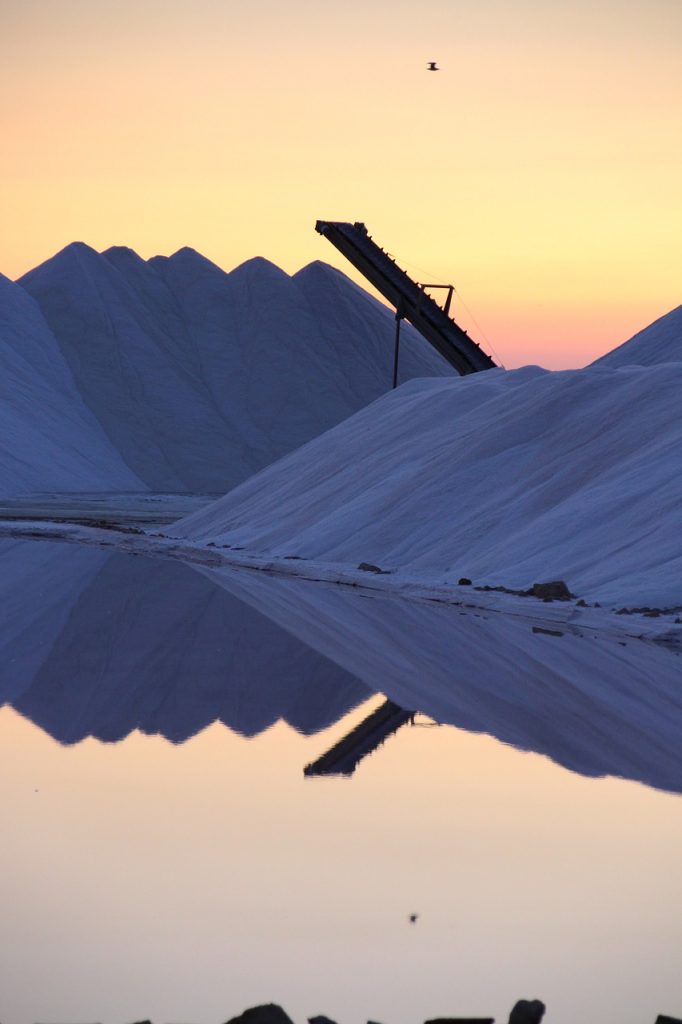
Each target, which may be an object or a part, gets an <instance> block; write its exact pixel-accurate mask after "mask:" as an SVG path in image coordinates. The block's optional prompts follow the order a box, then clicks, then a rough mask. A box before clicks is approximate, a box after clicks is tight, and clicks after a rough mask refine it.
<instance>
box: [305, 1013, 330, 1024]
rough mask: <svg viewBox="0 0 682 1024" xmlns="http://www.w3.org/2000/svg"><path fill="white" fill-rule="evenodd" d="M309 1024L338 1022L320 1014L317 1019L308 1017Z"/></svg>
mask: <svg viewBox="0 0 682 1024" xmlns="http://www.w3.org/2000/svg"><path fill="white" fill-rule="evenodd" d="M308 1024H336V1021H333V1020H330V1018H329V1017H325V1015H324V1014H323V1013H318V1015H317V1017H308Z"/></svg>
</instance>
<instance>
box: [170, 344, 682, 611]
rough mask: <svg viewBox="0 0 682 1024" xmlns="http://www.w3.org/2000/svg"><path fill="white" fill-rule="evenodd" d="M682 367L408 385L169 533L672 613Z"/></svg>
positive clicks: (679, 555) (678, 597) (679, 560)
mask: <svg viewBox="0 0 682 1024" xmlns="http://www.w3.org/2000/svg"><path fill="white" fill-rule="evenodd" d="M680 451H682V362H679V363H669V364H665V365H660V366H652V367H636V366H635V367H623V368H618V369H612V368H610V367H608V366H594V367H588V368H586V369H584V370H577V371H563V372H554V373H550V372H548V371H544V370H540V369H538V368H535V367H526V368H524V369H522V370H516V371H512V372H505V371H502V370H492V371H489V372H487V373H484V374H475V375H472V376H470V377H464V378H456V379H454V380H422V381H413V382H411V383H408V384H405V385H404V386H403V387H401V388H399V389H398V390H397V391H395V392H393V393H392V394H389V395H387V396H385V397H383V398H381V399H380V400H379V401H377V402H375V403H374V404H373V405H371V406H369V407H368V408H367V409H364V410H362V411H361V412H360V413H358V414H356V415H355V416H353V417H352V418H350V419H349V420H346V421H345V422H344V423H342V424H340V425H339V426H338V427H336V428H335V429H333V430H331V431H329V432H327V433H326V434H324V435H323V436H322V437H319V438H317V439H316V440H315V441H312V442H311V443H310V444H308V445H306V446H305V447H304V448H303V449H301V450H300V451H297V452H295V453H293V454H292V455H290V456H288V457H287V458H285V459H282V460H280V461H279V462H278V463H276V464H275V465H274V466H271V467H270V468H269V469H267V470H264V471H263V472H262V473H259V474H258V475H256V476H255V477H253V478H252V479H251V480H248V481H247V482H246V483H244V484H243V485H241V486H240V487H238V488H236V489H235V490H234V491H233V492H232V493H231V494H228V495H227V496H226V497H225V498H223V499H221V500H219V501H217V502H215V503H213V504H212V505H210V506H208V507H206V508H205V509H202V510H201V511H199V512H197V513H195V514H194V515H193V516H190V517H187V518H186V519H185V520H184V521H181V522H180V523H178V524H176V526H175V527H174V533H177V534H179V535H182V536H184V537H188V538H190V539H192V540H194V541H196V542H198V543H206V542H208V541H213V542H214V543H217V544H229V545H235V546H239V547H242V548H247V549H249V550H250V551H253V552H256V553H259V554H263V555H265V556H271V555H276V556H284V555H289V556H292V555H295V556H298V557H302V558H307V559H313V560H316V561H324V562H327V563H342V564H344V565H346V566H352V567H355V566H357V565H358V563H360V562H361V561H365V562H369V563H374V564H376V565H378V566H380V567H383V568H386V569H390V570H392V571H394V572H400V571H403V572H408V573H409V574H411V575H413V576H414V575H417V576H422V577H428V578H430V579H433V578H438V579H440V580H446V581H454V582H456V581H457V579H458V578H459V577H460V576H466V577H473V578H475V579H476V580H477V581H478V582H481V583H489V584H504V585H506V586H508V587H515V588H526V587H529V586H530V585H532V583H533V582H535V581H537V580H547V579H564V580H567V581H568V582H569V585H570V586H571V589H572V590H574V591H575V592H576V593H578V594H580V595H581V596H590V597H592V598H593V599H594V598H596V599H598V600H600V601H610V602H618V601H622V602H623V603H625V602H630V603H635V602H636V603H639V604H657V605H659V606H660V605H677V604H682V588H681V586H680V579H681V578H682V533H681V532H680V529H679V524H680V521H682V486H681V485H680V476H679V467H680Z"/></svg>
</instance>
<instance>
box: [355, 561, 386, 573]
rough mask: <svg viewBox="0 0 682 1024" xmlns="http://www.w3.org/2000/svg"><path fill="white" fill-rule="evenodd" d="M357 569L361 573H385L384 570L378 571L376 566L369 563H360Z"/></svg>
mask: <svg viewBox="0 0 682 1024" xmlns="http://www.w3.org/2000/svg"><path fill="white" fill-rule="evenodd" d="M358 569H361V570H362V571H363V572H379V573H384V572H385V571H386V570H385V569H380V568H379V566H378V565H372V563H371V562H360V565H359V566H358Z"/></svg>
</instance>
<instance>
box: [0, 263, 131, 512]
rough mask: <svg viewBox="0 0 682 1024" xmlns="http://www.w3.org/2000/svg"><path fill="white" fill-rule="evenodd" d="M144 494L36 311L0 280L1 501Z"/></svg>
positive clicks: (19, 290) (8, 283) (21, 291)
mask: <svg viewBox="0 0 682 1024" xmlns="http://www.w3.org/2000/svg"><path fill="white" fill-rule="evenodd" d="M109 488H111V489H115V490H142V489H144V484H143V483H142V482H141V481H140V480H139V479H138V478H137V477H136V476H135V475H134V474H133V473H132V471H131V470H130V469H129V468H128V467H127V466H126V465H125V463H124V462H123V461H122V460H121V458H120V456H119V455H118V453H117V452H116V451H115V450H114V448H113V446H112V444H111V442H110V441H109V439H108V438H107V436H106V434H105V433H104V431H103V430H102V428H101V427H100V425H99V423H98V422H97V420H96V419H95V417H94V416H93V415H92V413H91V412H90V411H89V410H88V409H87V408H86V406H85V404H84V403H83V401H82V399H81V397H80V395H79V394H78V390H77V388H76V384H75V381H74V379H73V376H72V374H71V371H70V369H69V367H68V365H67V363H66V361H65V359H64V357H63V355H62V354H61V352H60V349H59V345H58V343H57V341H56V339H55V337H54V335H53V334H52V332H51V331H50V328H49V327H48V325H47V323H46V322H45V318H44V317H43V315H42V313H41V311H40V308H39V307H38V304H37V303H36V302H35V301H34V300H33V299H32V298H31V296H30V295H27V294H26V292H25V291H24V289H23V288H21V287H20V286H19V285H17V284H13V283H12V282H11V281H8V280H7V278H5V277H3V276H2V275H0V494H2V495H7V494H22V493H27V492H30V491H38V490H57V491H65V490H95V489H109Z"/></svg>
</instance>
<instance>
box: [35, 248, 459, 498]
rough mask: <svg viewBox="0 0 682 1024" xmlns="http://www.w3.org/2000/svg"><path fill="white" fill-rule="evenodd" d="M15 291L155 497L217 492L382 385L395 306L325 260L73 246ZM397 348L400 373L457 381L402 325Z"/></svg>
mask: <svg viewBox="0 0 682 1024" xmlns="http://www.w3.org/2000/svg"><path fill="white" fill-rule="evenodd" d="M19 283H20V284H21V286H22V287H23V289H25V292H27V293H29V294H30V296H31V297H32V299H34V300H35V301H36V302H37V303H38V304H39V306H40V308H41V310H42V314H43V316H44V318H45V320H46V321H47V324H48V325H49V329H50V330H51V332H52V334H53V335H54V337H55V338H56V340H57V342H58V345H59V354H58V358H59V360H60V361H61V362H65V363H66V364H67V365H68V368H69V370H70V372H71V374H72V376H73V380H74V381H75V387H76V388H77V389H78V393H79V395H80V397H81V399H82V402H83V403H84V404H85V405H86V406H87V407H88V409H89V410H90V413H91V416H92V417H94V418H95V419H96V421H97V423H98V424H99V428H100V433H102V432H103V433H104V434H106V436H107V438H108V439H109V441H110V443H111V445H112V446H113V447H114V448H115V449H116V451H117V452H118V453H119V456H120V459H121V460H122V461H123V462H124V463H125V464H126V465H127V466H128V467H129V472H130V474H131V475H134V476H135V477H136V478H139V480H140V481H142V482H143V485H144V486H147V487H149V488H151V489H153V490H165V491H178V490H180V491H194V492H209V493H210V492H212V493H222V492H224V491H226V490H227V489H229V488H230V487H232V486H233V485H234V484H236V483H238V482H240V481H242V480H244V479H245V478H246V477H248V476H250V475H251V474H252V473H254V472H256V471H257V470H259V469H262V468H263V467H264V466H266V465H268V464H269V463H271V462H273V461H274V460H275V459H276V458H279V457H280V456H282V455H283V454H285V453H286V452H289V451H292V450H293V449H295V448H297V447H299V446H300V445H302V444H304V443H305V442H307V441H309V440H310V439H311V438H312V437H315V436H316V435H317V434H319V433H321V432H322V431H324V430H326V429H328V428H329V427H331V426H333V425H335V424H337V423H339V422H340V421H341V420H343V419H345V418H346V417H347V416H349V415H351V414H352V413H354V412H357V410H358V409H360V408H362V407H363V406H364V405H367V404H368V403H369V402H371V401H373V400H374V399H375V398H377V397H378V396H379V395H381V394H382V393H383V392H385V391H386V390H387V388H388V387H390V382H391V372H392V359H393V332H394V322H393V317H392V314H391V312H390V311H389V310H388V309H386V308H385V307H384V306H382V305H381V304H380V303H378V302H376V301H375V300H374V299H372V298H371V297H370V296H369V295H367V294H366V293H365V292H363V291H362V289H360V288H358V287H357V286H355V285H354V284H352V283H351V282H350V281H349V280H348V279H347V278H346V277H344V275H343V274H341V273H339V272H338V271H336V270H333V269H332V268H331V267H328V266H326V265H324V264H322V263H313V264H311V265H310V266H308V267H305V268H304V269H303V270H301V271H299V273H297V274H295V275H294V276H293V277H290V276H289V275H287V274H285V273H284V272H283V271H281V270H279V269H278V268H277V267H275V266H273V265H272V264H271V263H268V262H267V261H266V260H263V259H254V260H251V261H249V262H248V263H245V264H244V265H242V266H240V267H238V268H237V269H236V270H234V271H232V272H231V273H229V274H227V273H224V272H223V271H222V270H220V269H219V268H218V267H217V266H215V265H214V264H213V263H211V262H210V261H209V260H207V259H205V258H204V257H202V256H200V255H199V254H198V253H196V252H194V251H193V250H191V249H182V250H180V251H179V252H177V253H176V254H175V255H174V256H171V257H170V258H165V257H155V258H153V259H151V260H149V261H144V260H143V259H141V258H140V257H139V256H137V255H136V254H135V253H134V252H133V251H132V250H130V249H125V248H114V249H109V250H107V251H106V252H104V253H101V254H100V253H97V252H95V251H94V250H93V249H91V248H89V247H88V246H86V245H84V244H82V243H74V244H73V245H70V246H68V247H67V248H66V249H64V250H63V251H62V252H60V253H58V254H57V255H56V256H55V257H53V258H52V259H51V260H48V261H47V262H46V263H44V264H42V265H41V266H40V267H37V268H36V269H35V270H33V271H31V272H30V273H28V274H27V275H25V276H24V277H23V278H22V279H21V281H20V282H19ZM20 340H21V339H20ZM404 342H405V343H404V345H403V346H402V354H401V372H402V376H403V379H409V378H412V377H415V376H442V375H447V376H452V375H453V374H454V371H452V370H451V369H450V367H449V366H448V365H447V364H446V363H445V362H444V361H443V360H442V359H441V358H440V357H439V356H438V355H437V354H436V353H435V352H434V351H433V350H432V349H431V348H430V347H429V346H428V345H427V343H426V342H425V341H424V340H423V339H422V338H421V337H420V336H419V335H417V333H416V332H415V331H414V330H412V329H411V328H408V329H407V330H406V331H405V336H404ZM54 426H55V437H56V438H57V439H58V440H61V442H62V447H63V448H64V449H65V450H66V451H70V450H72V449H73V448H74V446H75V442H74V439H73V438H71V437H65V438H63V439H62V438H60V435H59V426H58V423H57V422H56V421H55V424H54ZM40 457H41V458H42V456H40ZM38 475H39V474H38ZM44 486H45V487H47V486H48V482H47V481H46V482H45V484H44ZM91 486H93V487H94V484H92V485H91ZM116 486H118V485H117V484H115V483H114V482H113V481H112V482H111V487H112V489H113V488H114V487H116ZM70 489H74V488H70Z"/></svg>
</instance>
